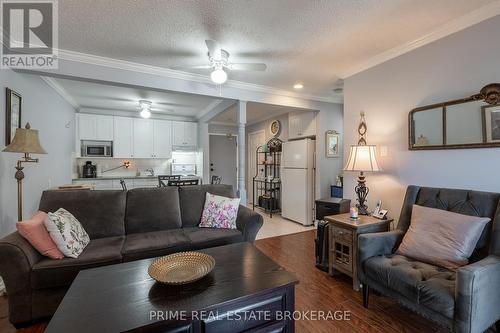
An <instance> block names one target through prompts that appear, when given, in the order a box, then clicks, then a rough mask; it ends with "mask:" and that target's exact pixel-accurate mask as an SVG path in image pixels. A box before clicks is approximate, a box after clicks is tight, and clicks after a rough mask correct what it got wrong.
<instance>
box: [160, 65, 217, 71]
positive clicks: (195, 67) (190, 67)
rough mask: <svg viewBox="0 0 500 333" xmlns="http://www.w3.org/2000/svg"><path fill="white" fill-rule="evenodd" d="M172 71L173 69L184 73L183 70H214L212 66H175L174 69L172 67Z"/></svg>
mask: <svg viewBox="0 0 500 333" xmlns="http://www.w3.org/2000/svg"><path fill="white" fill-rule="evenodd" d="M170 69H173V70H176V71H182V70H186V69H212V66H210V65H197V66H174V67H170Z"/></svg>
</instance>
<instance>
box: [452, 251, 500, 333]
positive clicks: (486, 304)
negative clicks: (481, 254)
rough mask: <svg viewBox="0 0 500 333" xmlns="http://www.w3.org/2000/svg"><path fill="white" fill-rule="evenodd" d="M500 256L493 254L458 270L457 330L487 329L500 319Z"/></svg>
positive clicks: (470, 332) (482, 330)
mask: <svg viewBox="0 0 500 333" xmlns="http://www.w3.org/2000/svg"><path fill="white" fill-rule="evenodd" d="M499 282H500V257H498V256H495V255H490V256H488V257H486V258H484V259H483V260H480V261H478V262H475V263H473V264H470V265H467V266H464V267H460V268H459V269H458V270H457V281H456V285H455V320H454V322H455V331H456V332H467V333H473V332H478V333H479V332H484V331H485V330H486V329H488V327H490V326H491V325H493V324H494V323H495V322H496V321H497V320H500V288H499V286H498V284H499Z"/></svg>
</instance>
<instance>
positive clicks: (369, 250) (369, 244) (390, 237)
mask: <svg viewBox="0 0 500 333" xmlns="http://www.w3.org/2000/svg"><path fill="white" fill-rule="evenodd" d="M403 235H404V233H403V231H401V230H392V231H387V232H374V233H368V234H361V235H359V237H358V274H359V279H360V280H361V282H363V281H364V271H363V263H364V262H365V260H367V259H369V258H371V257H376V256H381V255H386V254H391V253H393V251H394V249H395V247H396V245H397V244H398V243H399V242H400V241H401V239H402V238H403Z"/></svg>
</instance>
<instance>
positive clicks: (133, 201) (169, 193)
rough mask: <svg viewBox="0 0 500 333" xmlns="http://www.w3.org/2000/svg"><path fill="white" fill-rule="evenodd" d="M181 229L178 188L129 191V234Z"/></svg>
mask: <svg viewBox="0 0 500 333" xmlns="http://www.w3.org/2000/svg"><path fill="white" fill-rule="evenodd" d="M180 227H181V211H180V207H179V192H178V189H177V187H176V186H169V187H157V188H136V189H133V190H130V191H128V194H127V212H126V214H125V229H126V232H127V234H134V233H140V232H150V231H159V230H166V229H176V228H180Z"/></svg>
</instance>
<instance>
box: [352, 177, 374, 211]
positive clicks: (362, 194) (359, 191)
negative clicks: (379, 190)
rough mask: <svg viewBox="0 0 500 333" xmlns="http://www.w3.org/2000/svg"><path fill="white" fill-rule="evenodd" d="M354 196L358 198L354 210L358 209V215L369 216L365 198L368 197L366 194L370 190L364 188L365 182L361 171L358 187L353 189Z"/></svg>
mask: <svg viewBox="0 0 500 333" xmlns="http://www.w3.org/2000/svg"><path fill="white" fill-rule="evenodd" d="M354 191H355V192H356V195H357V196H358V199H357V201H358V203H357V204H356V208H358V214H359V215H370V213H369V212H368V206H367V205H366V204H365V203H366V197H367V196H368V192H370V189H369V188H368V187H366V180H365V175H364V174H363V171H361V172H360V174H359V177H358V185H356V187H355V188H354Z"/></svg>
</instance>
